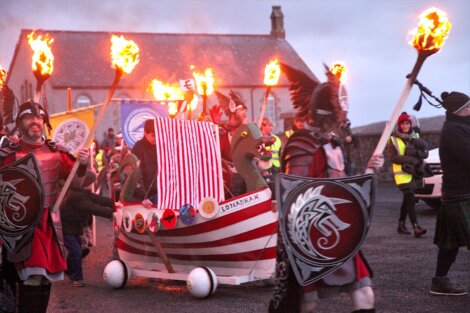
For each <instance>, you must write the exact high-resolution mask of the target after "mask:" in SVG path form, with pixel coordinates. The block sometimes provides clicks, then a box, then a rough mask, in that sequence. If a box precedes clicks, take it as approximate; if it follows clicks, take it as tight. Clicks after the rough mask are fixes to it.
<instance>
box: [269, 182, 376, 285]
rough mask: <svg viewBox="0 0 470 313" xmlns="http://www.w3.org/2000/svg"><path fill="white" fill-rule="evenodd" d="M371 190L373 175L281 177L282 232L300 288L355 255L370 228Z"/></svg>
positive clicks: (278, 188)
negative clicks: (317, 177)
mask: <svg viewBox="0 0 470 313" xmlns="http://www.w3.org/2000/svg"><path fill="white" fill-rule="evenodd" d="M374 186H375V184H374V182H373V175H362V176H355V177H348V178H342V179H315V178H308V177H298V176H292V175H287V174H280V175H279V177H278V180H277V182H276V198H277V201H278V204H279V209H280V215H279V220H280V229H281V232H282V236H283V238H284V244H285V245H286V247H287V249H286V250H287V253H288V256H289V261H290V263H291V266H292V269H293V271H294V273H295V275H296V278H297V280H298V282H299V284H301V285H304V286H305V285H308V284H310V283H312V282H315V281H317V280H319V279H321V278H323V277H324V276H326V275H327V274H329V273H331V272H333V271H334V270H336V269H337V268H339V267H340V266H341V265H342V264H344V262H346V261H347V260H349V259H350V258H352V257H353V256H354V255H355V254H356V253H357V252H358V250H359V248H360V247H361V245H362V243H363V242H364V240H365V238H366V235H367V232H368V229H369V225H370V216H371V212H372V207H373V200H374Z"/></svg>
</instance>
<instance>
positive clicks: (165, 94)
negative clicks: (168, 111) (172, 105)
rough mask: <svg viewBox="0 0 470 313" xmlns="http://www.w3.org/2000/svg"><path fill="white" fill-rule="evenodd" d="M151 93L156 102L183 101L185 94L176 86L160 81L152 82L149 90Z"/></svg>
mask: <svg viewBox="0 0 470 313" xmlns="http://www.w3.org/2000/svg"><path fill="white" fill-rule="evenodd" d="M147 90H148V91H150V92H151V93H152V94H153V96H154V98H155V100H182V99H184V94H183V92H182V91H181V89H180V88H179V86H177V85H176V84H175V85H173V86H170V84H164V83H163V82H161V81H159V80H158V79H154V80H152V81H151V82H150V85H149V86H148V88H147Z"/></svg>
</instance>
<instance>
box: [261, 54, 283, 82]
mask: <svg viewBox="0 0 470 313" xmlns="http://www.w3.org/2000/svg"><path fill="white" fill-rule="evenodd" d="M280 75H281V68H280V67H279V63H278V60H277V59H276V60H272V61H271V62H269V64H267V65H266V68H265V69H264V84H265V85H266V86H274V85H276V84H277V82H278V81H279V76H280Z"/></svg>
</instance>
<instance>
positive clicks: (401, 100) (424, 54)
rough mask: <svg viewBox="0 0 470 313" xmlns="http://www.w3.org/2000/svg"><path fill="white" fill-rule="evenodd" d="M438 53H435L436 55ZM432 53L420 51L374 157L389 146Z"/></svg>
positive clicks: (367, 171)
mask: <svg viewBox="0 0 470 313" xmlns="http://www.w3.org/2000/svg"><path fill="white" fill-rule="evenodd" d="M435 52H437V51H434V52H433V53H435ZM431 54H432V53H430V52H423V51H419V52H418V58H417V60H416V63H415V65H414V67H413V70H412V71H411V74H410V75H408V80H407V81H406V83H405V87H404V88H403V91H402V92H401V95H400V98H399V99H398V102H397V103H396V104H395V108H394V109H393V111H392V115H391V116H390V119H389V120H388V122H387V124H386V125H385V129H384V130H383V132H382V135H381V136H380V139H379V142H378V143H377V146H376V147H375V150H374V153H373V154H372V155H373V156H374V155H379V154H382V153H383V151H384V149H385V146H386V144H387V141H388V139H389V138H390V135H391V134H392V131H393V128H394V126H395V123H396V122H397V120H398V116H399V115H400V112H401V111H402V110H403V106H404V105H405V101H406V99H407V98H408V96H409V95H410V92H411V87H412V86H413V82H414V81H415V79H416V77H417V76H418V73H419V71H420V70H421V67H422V66H423V63H424V61H425V60H426V58H427V57H428V56H430V55H431ZM373 172H374V170H373V169H372V168H367V169H366V173H367V174H371V173H373Z"/></svg>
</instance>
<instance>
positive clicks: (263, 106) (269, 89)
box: [258, 86, 271, 129]
mask: <svg viewBox="0 0 470 313" xmlns="http://www.w3.org/2000/svg"><path fill="white" fill-rule="evenodd" d="M270 92H271V86H268V87H266V93H265V94H264V98H263V104H262V105H261V113H260V115H259V121H258V127H259V128H260V129H261V123H262V122H263V118H264V112H265V111H266V103H267V102H268V96H269V93H270Z"/></svg>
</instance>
